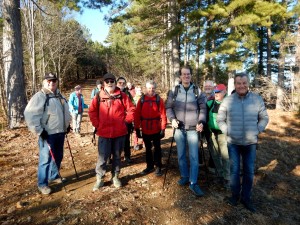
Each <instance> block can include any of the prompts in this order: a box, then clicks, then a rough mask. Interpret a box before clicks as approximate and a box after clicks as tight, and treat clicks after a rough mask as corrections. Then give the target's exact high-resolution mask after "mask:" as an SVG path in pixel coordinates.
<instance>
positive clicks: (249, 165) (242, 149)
mask: <svg viewBox="0 0 300 225" xmlns="http://www.w3.org/2000/svg"><path fill="white" fill-rule="evenodd" d="M227 146H228V153H229V160H230V187H231V192H232V195H233V197H235V198H239V196H240V194H241V199H243V200H244V201H246V202H248V201H250V198H251V189H252V185H253V179H254V164H255V158H256V144H252V145H235V144H230V143H228V145H227ZM241 156H242V161H243V179H242V190H241V184H240V158H241Z"/></svg>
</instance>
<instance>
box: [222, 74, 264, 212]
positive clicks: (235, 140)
mask: <svg viewBox="0 0 300 225" xmlns="http://www.w3.org/2000/svg"><path fill="white" fill-rule="evenodd" d="M234 87H235V90H236V92H235V93H233V94H232V95H230V96H228V97H226V98H225V99H224V101H223V102H222V104H221V106H220V108H219V112H218V115H217V123H218V126H219V128H220V130H221V131H222V133H223V134H225V135H226V136H227V143H228V144H227V146H228V153H229V160H230V188H231V193H232V195H231V197H229V198H226V201H227V203H228V204H230V205H232V206H236V205H237V204H238V201H239V200H240V202H241V203H242V204H243V205H244V206H245V208H247V209H248V210H250V211H251V212H255V211H256V209H255V207H254V205H253V204H252V201H251V192H252V191H251V190H252V185H253V179H254V167H255V158H256V147H257V139H258V135H259V133H261V132H263V131H264V130H265V128H266V126H267V124H268V121H269V117H268V113H267V110H266V107H265V104H264V101H263V99H262V97H261V96H259V95H258V94H256V93H253V92H251V91H249V77H248V76H247V74H245V73H238V74H236V75H235V77H234ZM240 158H242V161H243V178H242V185H241V182H240Z"/></svg>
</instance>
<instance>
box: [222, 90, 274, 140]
mask: <svg viewBox="0 0 300 225" xmlns="http://www.w3.org/2000/svg"><path fill="white" fill-rule="evenodd" d="M268 122H269V117H268V113H267V110H266V107H265V104H264V102H263V99H262V98H261V96H259V95H258V94H255V93H253V92H250V91H249V92H248V93H247V95H246V96H244V97H240V96H239V95H238V94H237V93H234V94H232V95H230V96H228V97H226V98H225V99H224V100H223V102H222V104H221V106H220V108H219V112H218V115H217V123H218V126H219V128H220V129H221V130H222V132H223V133H224V134H226V135H227V142H228V143H231V144H236V145H250V144H256V143H257V138H258V134H259V133H261V132H263V131H264V130H265V128H266V126H267V124H268Z"/></svg>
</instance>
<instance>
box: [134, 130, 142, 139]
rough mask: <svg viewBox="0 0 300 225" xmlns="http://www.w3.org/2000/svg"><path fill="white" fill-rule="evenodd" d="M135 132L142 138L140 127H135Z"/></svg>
mask: <svg viewBox="0 0 300 225" xmlns="http://www.w3.org/2000/svg"><path fill="white" fill-rule="evenodd" d="M135 133H136V136H137V137H138V138H142V134H141V130H140V129H135Z"/></svg>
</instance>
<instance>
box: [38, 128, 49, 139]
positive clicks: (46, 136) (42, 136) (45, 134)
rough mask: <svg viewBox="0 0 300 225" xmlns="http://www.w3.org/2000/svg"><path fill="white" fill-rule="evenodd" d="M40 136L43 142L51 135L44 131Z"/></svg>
mask: <svg viewBox="0 0 300 225" xmlns="http://www.w3.org/2000/svg"><path fill="white" fill-rule="evenodd" d="M40 136H41V138H42V139H43V140H47V138H48V136H49V135H48V132H47V131H46V130H45V129H43V132H42V133H41V134H40Z"/></svg>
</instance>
